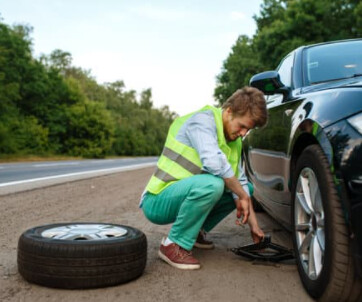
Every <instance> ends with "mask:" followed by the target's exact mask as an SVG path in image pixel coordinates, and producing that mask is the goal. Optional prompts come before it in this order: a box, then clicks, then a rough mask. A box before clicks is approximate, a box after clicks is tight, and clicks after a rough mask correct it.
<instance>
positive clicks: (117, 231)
mask: <svg viewBox="0 0 362 302" xmlns="http://www.w3.org/2000/svg"><path fill="white" fill-rule="evenodd" d="M146 260H147V239H146V236H145V235H144V233H142V232H141V231H140V230H137V229H135V228H132V227H129V226H124V225H117V224H106V223H93V222H91V223H84V222H81V223H58V224H50V225H44V226H38V227H34V228H32V229H29V230H27V231H25V232H24V233H23V234H22V235H21V236H20V238H19V243H18V270H19V273H20V274H21V275H22V276H23V277H24V279H26V280H27V281H29V282H32V283H36V284H40V285H44V286H49V287H56V288H67V289H77V288H95V287H105V286H111V285H116V284H121V283H125V282H128V281H130V280H133V279H136V278H138V277H139V276H140V275H141V274H142V273H143V271H144V268H145V266H146Z"/></svg>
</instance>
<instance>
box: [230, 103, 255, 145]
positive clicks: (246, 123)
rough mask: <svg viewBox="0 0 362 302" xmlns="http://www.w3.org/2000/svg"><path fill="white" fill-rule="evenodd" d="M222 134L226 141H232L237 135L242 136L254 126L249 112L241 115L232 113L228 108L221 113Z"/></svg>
mask: <svg viewBox="0 0 362 302" xmlns="http://www.w3.org/2000/svg"><path fill="white" fill-rule="evenodd" d="M223 125H224V135H225V138H226V140H227V141H234V140H236V139H237V138H238V137H240V136H241V137H244V136H245V135H246V133H248V131H249V130H250V129H252V128H254V127H255V123H254V121H253V120H252V119H251V118H250V115H249V114H245V115H243V116H237V115H233V114H232V112H231V110H230V108H227V109H225V111H224V114H223Z"/></svg>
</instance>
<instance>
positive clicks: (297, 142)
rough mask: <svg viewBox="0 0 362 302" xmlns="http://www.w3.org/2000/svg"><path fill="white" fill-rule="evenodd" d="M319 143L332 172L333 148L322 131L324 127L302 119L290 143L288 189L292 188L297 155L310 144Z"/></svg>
mask: <svg viewBox="0 0 362 302" xmlns="http://www.w3.org/2000/svg"><path fill="white" fill-rule="evenodd" d="M315 144H316V145H319V147H321V149H322V151H323V153H324V154H325V156H326V157H327V160H328V162H329V165H330V168H331V172H332V174H334V172H335V171H334V164H333V149H332V145H331V143H330V142H329V139H328V137H327V135H326V133H325V132H324V129H323V128H322V127H321V126H320V125H319V124H318V123H317V122H315V121H313V120H310V119H307V120H304V121H303V122H302V123H301V124H300V125H299V126H298V128H297V130H296V131H295V135H294V139H293V141H292V144H291V148H290V149H291V152H290V165H289V169H290V171H289V177H290V179H289V189H290V190H292V182H293V179H294V174H293V172H294V171H295V168H296V164H297V161H298V158H299V156H300V155H301V154H302V152H303V150H304V149H305V148H307V147H308V146H310V145H315Z"/></svg>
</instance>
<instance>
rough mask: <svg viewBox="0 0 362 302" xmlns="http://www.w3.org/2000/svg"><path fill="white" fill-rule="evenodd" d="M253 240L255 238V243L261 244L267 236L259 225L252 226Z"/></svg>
mask: <svg viewBox="0 0 362 302" xmlns="http://www.w3.org/2000/svg"><path fill="white" fill-rule="evenodd" d="M250 233H251V238H253V241H254V243H259V242H260V241H261V240H262V239H263V238H264V236H265V234H264V232H263V231H262V229H261V228H259V226H258V225H256V226H250Z"/></svg>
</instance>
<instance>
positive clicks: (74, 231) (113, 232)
mask: <svg viewBox="0 0 362 302" xmlns="http://www.w3.org/2000/svg"><path fill="white" fill-rule="evenodd" d="M126 234H127V230H126V229H125V228H122V227H120V226H115V225H110V224H69V225H64V226H59V227H54V228H51V229H48V230H45V231H43V232H42V233H41V236H42V237H44V238H49V239H58V240H102V239H103V240H104V239H107V238H114V237H122V236H124V235H126Z"/></svg>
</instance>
